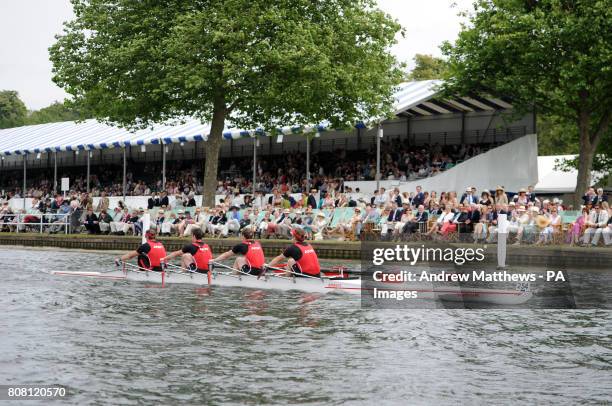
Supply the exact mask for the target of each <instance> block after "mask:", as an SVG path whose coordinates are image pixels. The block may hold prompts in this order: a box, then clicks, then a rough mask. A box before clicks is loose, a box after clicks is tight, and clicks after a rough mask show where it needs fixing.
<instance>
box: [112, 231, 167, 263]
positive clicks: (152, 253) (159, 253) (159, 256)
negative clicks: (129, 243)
mask: <svg viewBox="0 0 612 406" xmlns="http://www.w3.org/2000/svg"><path fill="white" fill-rule="evenodd" d="M155 237H156V234H155V230H152V229H149V230H147V232H146V233H145V238H146V240H147V241H146V242H145V243H144V244H142V245H141V246H140V247H138V248H137V249H136V251H131V252H128V253H127V254H125V255H124V256H122V257H121V261H129V260H130V259H132V258H134V257H138V266H139V267H140V268H143V269H147V270H149V271H155V272H162V271H163V265H162V264H163V262H164V261H163V258H164V257H165V256H166V248H164V244H162V243H161V242H159V241H157V240H156V239H155Z"/></svg>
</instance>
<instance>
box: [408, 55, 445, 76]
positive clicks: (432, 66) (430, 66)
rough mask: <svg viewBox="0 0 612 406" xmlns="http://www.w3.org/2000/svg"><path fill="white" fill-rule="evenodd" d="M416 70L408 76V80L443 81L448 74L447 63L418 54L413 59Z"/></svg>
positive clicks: (430, 56)
mask: <svg viewBox="0 0 612 406" xmlns="http://www.w3.org/2000/svg"><path fill="white" fill-rule="evenodd" d="M413 60H414V64H415V66H414V69H412V71H410V73H409V74H408V80H431V79H442V78H443V77H444V74H445V72H446V69H447V68H446V61H445V60H444V59H442V58H436V57H435V56H433V55H425V54H416V56H415V57H414V58H413Z"/></svg>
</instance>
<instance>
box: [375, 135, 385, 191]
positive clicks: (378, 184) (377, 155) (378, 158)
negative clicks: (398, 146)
mask: <svg viewBox="0 0 612 406" xmlns="http://www.w3.org/2000/svg"><path fill="white" fill-rule="evenodd" d="M382 137H383V129H382V125H381V124H379V125H378V129H377V130H376V190H379V189H380V140H381V138H382Z"/></svg>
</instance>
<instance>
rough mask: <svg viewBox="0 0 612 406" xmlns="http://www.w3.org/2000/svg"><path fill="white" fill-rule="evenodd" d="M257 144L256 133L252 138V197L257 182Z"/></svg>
mask: <svg viewBox="0 0 612 406" xmlns="http://www.w3.org/2000/svg"><path fill="white" fill-rule="evenodd" d="M257 144H259V139H258V138H257V135H256V136H255V137H254V138H253V199H254V198H255V190H256V188H255V185H256V184H257Z"/></svg>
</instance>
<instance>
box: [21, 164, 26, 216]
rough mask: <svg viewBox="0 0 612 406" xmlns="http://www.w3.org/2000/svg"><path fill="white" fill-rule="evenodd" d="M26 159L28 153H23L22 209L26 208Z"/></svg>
mask: <svg viewBox="0 0 612 406" xmlns="http://www.w3.org/2000/svg"><path fill="white" fill-rule="evenodd" d="M27 161H28V155H27V154H23V190H22V193H21V194H22V196H21V197H22V198H23V209H24V210H25V209H26V201H25V199H26V166H27Z"/></svg>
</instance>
